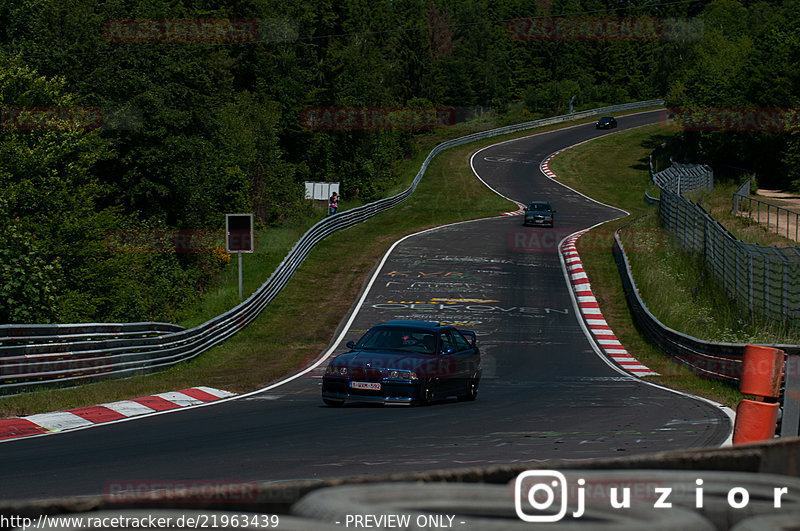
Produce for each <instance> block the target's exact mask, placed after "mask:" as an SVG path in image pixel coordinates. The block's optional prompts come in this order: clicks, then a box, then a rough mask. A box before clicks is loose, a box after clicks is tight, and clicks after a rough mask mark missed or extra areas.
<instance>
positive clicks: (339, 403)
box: [322, 398, 344, 407]
mask: <svg viewBox="0 0 800 531" xmlns="http://www.w3.org/2000/svg"><path fill="white" fill-rule="evenodd" d="M322 401H323V402H325V405H326V406H330V407H342V406H343V405H344V400H332V399H330V398H323V399H322Z"/></svg>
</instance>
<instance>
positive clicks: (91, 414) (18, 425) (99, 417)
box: [0, 387, 235, 441]
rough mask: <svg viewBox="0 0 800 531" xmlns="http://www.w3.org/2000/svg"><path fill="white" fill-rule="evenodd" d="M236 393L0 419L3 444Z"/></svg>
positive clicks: (209, 391) (205, 392)
mask: <svg viewBox="0 0 800 531" xmlns="http://www.w3.org/2000/svg"><path fill="white" fill-rule="evenodd" d="M234 395H235V393H230V392H228V391H222V390H219V389H213V388H211V387H191V388H189V389H181V390H180V391H170V392H167V393H159V394H156V395H151V396H145V397H141V398H134V399H131V400H121V401H119V402H110V403H108V404H100V405H99V406H89V407H81V408H77V409H70V410H68V411H56V412H54V413H39V414H37V415H30V416H27V417H18V418H12V419H0V441H1V440H5V439H16V438H19V437H28V436H31V435H42V434H46V433H58V432H62V431H67V430H74V429H77V428H85V427H87V426H92V425H95V424H102V423H104V422H112V421H115V420H122V419H125V418H129V417H136V416H139V415H147V414H150V413H156V412H159V411H167V410H170V409H178V408H182V407H187V406H196V405H199V404H205V403H208V402H214V401H216V400H219V399H221V398H228V397H231V396H234Z"/></svg>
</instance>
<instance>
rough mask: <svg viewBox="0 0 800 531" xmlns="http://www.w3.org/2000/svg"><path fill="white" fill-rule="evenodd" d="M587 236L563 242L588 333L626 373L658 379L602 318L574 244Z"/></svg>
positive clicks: (580, 233)
mask: <svg viewBox="0 0 800 531" xmlns="http://www.w3.org/2000/svg"><path fill="white" fill-rule="evenodd" d="M584 232H586V231H581V232H579V233H577V234H573V235H572V236H570V237H569V238H567V239H566V240H564V243H562V245H561V254H562V256H563V257H564V263H565V264H566V267H567V273H568V274H569V280H570V283H571V284H572V289H573V290H574V291H575V299H576V301H577V302H578V307H579V308H580V310H581V314H582V316H583V319H584V320H585V321H586V325H587V326H588V327H589V331H591V333H592V335H593V336H594V339H595V341H596V342H597V344H598V345H599V346H600V348H601V349H602V350H603V352H604V353H605V354H606V356H608V357H609V358H611V359H612V360H613V361H614V362H615V363H616V364H617V365H619V366H620V367H622V368H623V369H625V370H626V371H628V372H630V373H631V374H633V375H634V376H652V375H657V374H658V373H657V372H654V371H652V370H650V369H649V368H647V367H646V366H644V365H642V363H641V362H639V361H638V360H637V359H636V358H634V357H633V356H631V355H630V354H629V353H628V351H627V350H625V347H623V346H622V343H620V342H619V339H617V336H616V335H614V332H613V331H612V330H611V327H610V326H608V323H607V322H606V320H605V318H604V317H603V313H602V312H601V311H600V306H599V305H598V304H597V299H596V298H595V296H594V293H592V286H591V284H590V283H589V278H588V277H587V276H586V271H584V270H583V263H581V257H580V255H579V254H578V250H577V248H576V247H575V242H576V241H577V240H578V238H580V236H581V235H582V234H583V233H584Z"/></svg>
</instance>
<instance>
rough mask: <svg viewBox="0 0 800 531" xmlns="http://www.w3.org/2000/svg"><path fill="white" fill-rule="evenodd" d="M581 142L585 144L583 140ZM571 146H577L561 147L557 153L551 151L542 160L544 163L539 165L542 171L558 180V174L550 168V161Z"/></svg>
mask: <svg viewBox="0 0 800 531" xmlns="http://www.w3.org/2000/svg"><path fill="white" fill-rule="evenodd" d="M581 144H583V142H581ZM575 145H576V146H578V145H580V144H575ZM571 147H575V146H569V147H565V148H563V149H559V150H558V151H556V152H555V153H551V154H550V155H548V156H547V158H546V159H544V160H543V161H542V163H541V164H540V165H539V169H540V170H541V171H542V173H544V174H545V175H546V176H547V177H548V178H550V179H553V180H554V181H555V180H556V174H555V173H554V172H553V170H551V169H550V161H551V160H552V159H553V157H555V156H556V155H558V154H560V153H563V152H564V151H566V150H568V149H569V148H571Z"/></svg>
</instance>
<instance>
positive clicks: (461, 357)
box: [322, 320, 483, 406]
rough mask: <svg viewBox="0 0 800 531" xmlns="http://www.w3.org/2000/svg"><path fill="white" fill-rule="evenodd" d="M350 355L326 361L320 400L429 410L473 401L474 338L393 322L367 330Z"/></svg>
mask: <svg viewBox="0 0 800 531" xmlns="http://www.w3.org/2000/svg"><path fill="white" fill-rule="evenodd" d="M347 348H349V349H350V352H346V353H344V354H341V355H339V356H337V357H336V358H334V359H332V360H331V361H330V363H329V364H328V368H327V369H326V370H325V375H324V376H323V377H322V400H323V401H324V402H325V403H326V404H328V405H329V406H340V405H342V404H344V402H345V401H358V402H377V403H381V404H423V405H425V404H430V403H431V402H432V401H434V400H436V399H440V398H446V397H449V396H456V397H458V399H459V400H475V398H476V397H477V396H478V383H479V382H480V378H481V372H482V371H483V369H482V367H481V354H480V350H479V349H478V346H477V345H476V340H475V333H474V332H472V331H467V330H457V329H456V328H455V327H453V326H447V325H440V324H439V323H432V322H427V321H403V320H393V321H388V322H386V323H383V324H379V325H376V326H374V327H373V328H371V329H370V330H369V331H368V332H367V333H366V334H364V336H363V337H362V338H361V339H359V340H358V342H357V343H354V342H352V341H350V342H349V343H348V344H347Z"/></svg>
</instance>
